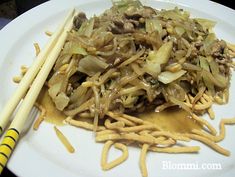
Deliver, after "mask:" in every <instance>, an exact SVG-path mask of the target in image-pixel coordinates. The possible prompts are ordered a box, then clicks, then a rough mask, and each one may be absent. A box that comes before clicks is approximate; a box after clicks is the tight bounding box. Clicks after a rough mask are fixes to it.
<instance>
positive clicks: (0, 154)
mask: <svg viewBox="0 0 235 177" xmlns="http://www.w3.org/2000/svg"><path fill="white" fill-rule="evenodd" d="M2 157H4V159H6V160H7V159H8V156H7V155H6V154H4V153H3V152H0V159H1V161H2Z"/></svg>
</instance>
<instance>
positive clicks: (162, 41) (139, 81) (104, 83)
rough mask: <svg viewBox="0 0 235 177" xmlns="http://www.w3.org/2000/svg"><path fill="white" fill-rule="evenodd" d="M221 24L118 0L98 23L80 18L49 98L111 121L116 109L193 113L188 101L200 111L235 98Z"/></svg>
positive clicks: (64, 106) (95, 19)
mask: <svg viewBox="0 0 235 177" xmlns="http://www.w3.org/2000/svg"><path fill="white" fill-rule="evenodd" d="M214 26H215V22H213V21H211V20H206V19H201V18H191V17H190V14H189V13H188V12H187V11H184V10H182V9H179V8H174V9H170V10H156V9H153V8H151V7H147V6H143V5H142V4H141V2H140V1H138V0H121V1H120V0H114V1H113V6H112V7H111V8H110V9H108V10H106V11H105V12H104V13H102V14H101V15H99V16H94V17H92V18H90V19H87V18H86V16H85V14H84V13H80V14H78V16H77V17H75V19H74V28H73V30H72V31H70V32H69V34H68V39H67V40H66V43H65V45H64V47H63V49H62V51H61V53H60V56H59V58H58V59H57V62H56V64H55V66H54V69H53V71H52V72H51V74H50V76H49V78H48V86H49V95H50V96H51V98H52V100H53V101H54V103H55V105H56V107H57V109H58V110H61V111H63V112H64V113H65V114H66V115H69V116H79V115H80V114H87V115H89V116H90V117H94V116H95V117H96V118H97V117H98V118H103V117H104V116H105V115H106V113H107V112H108V111H110V110H111V111H115V112H118V113H136V112H142V111H145V110H146V109H153V110H154V109H155V108H156V107H159V106H161V105H163V107H167V106H165V105H170V106H174V105H176V106H180V107H182V108H183V109H185V110H186V111H188V112H193V111H195V110H194V109H193V106H191V107H188V106H187V105H188V104H186V101H187V99H186V97H187V95H191V96H192V97H194V100H193V105H194V104H195V103H196V102H197V101H198V100H200V98H201V96H202V95H203V94H204V93H206V94H207V95H211V96H215V97H218V95H219V96H221V95H223V93H225V92H226V93H227V92H228V87H229V80H230V77H231V76H230V75H231V71H230V68H231V67H232V66H233V64H232V58H231V54H232V53H233V52H234V51H233V50H234V49H233V46H232V45H231V44H229V47H228V46H227V43H226V42H224V41H223V40H220V39H218V38H217V37H216V35H215V34H214V33H213V27H214ZM231 50H232V51H231ZM217 100H218V99H217ZM197 113H198V112H197ZM201 113H203V111H202V112H201Z"/></svg>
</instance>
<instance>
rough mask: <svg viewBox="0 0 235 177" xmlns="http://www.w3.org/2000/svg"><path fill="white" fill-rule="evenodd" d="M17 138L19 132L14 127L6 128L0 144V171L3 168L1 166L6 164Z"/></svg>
mask: <svg viewBox="0 0 235 177" xmlns="http://www.w3.org/2000/svg"><path fill="white" fill-rule="evenodd" d="M18 138H19V132H18V131H17V130H16V129H14V128H10V129H8V131H7V132H6V136H5V137H4V139H3V141H2V144H1V145H0V173H1V172H2V170H3V167H4V166H5V165H6V163H7V160H8V158H9V157H10V155H11V153H12V150H13V149H14V147H15V145H16V142H17V140H18Z"/></svg>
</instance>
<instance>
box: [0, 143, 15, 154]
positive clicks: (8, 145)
mask: <svg viewBox="0 0 235 177" xmlns="http://www.w3.org/2000/svg"><path fill="white" fill-rule="evenodd" d="M1 146H6V147H8V148H9V149H10V150H11V151H12V147H11V146H10V145H8V144H1V145H0V148H1ZM0 153H1V152H0Z"/></svg>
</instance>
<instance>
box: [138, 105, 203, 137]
mask: <svg viewBox="0 0 235 177" xmlns="http://www.w3.org/2000/svg"><path fill="white" fill-rule="evenodd" d="M138 117H140V118H141V119H143V120H145V121H149V122H152V123H154V124H156V125H158V126H159V127H160V128H162V129H163V130H166V131H171V132H177V133H189V132H191V130H193V129H201V128H202V127H201V125H199V124H198V123H196V122H195V120H193V119H191V118H190V115H189V114H188V113H187V112H186V111H184V110H182V109H168V110H164V111H161V112H147V113H142V114H140V115H139V116H138Z"/></svg>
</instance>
